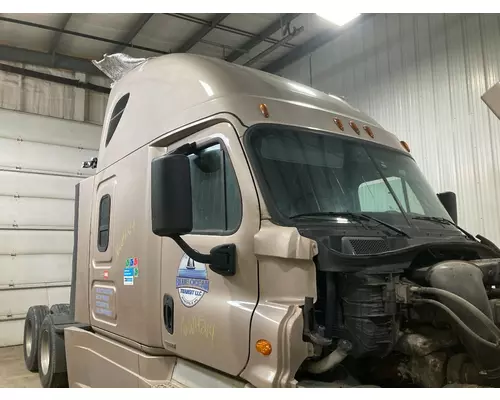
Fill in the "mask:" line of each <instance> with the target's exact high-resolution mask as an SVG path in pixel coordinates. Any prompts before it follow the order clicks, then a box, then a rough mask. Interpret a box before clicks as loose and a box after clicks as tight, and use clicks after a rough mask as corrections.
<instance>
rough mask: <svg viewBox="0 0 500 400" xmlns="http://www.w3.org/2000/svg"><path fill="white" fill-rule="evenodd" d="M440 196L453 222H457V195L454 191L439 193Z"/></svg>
mask: <svg viewBox="0 0 500 400" xmlns="http://www.w3.org/2000/svg"><path fill="white" fill-rule="evenodd" d="M437 196H438V198H439V200H440V201H441V204H442V205H443V206H444V208H445V209H446V211H447V212H448V214H450V217H451V219H452V220H453V222H455V223H457V217H458V215H457V214H458V212H457V195H456V194H455V193H453V192H443V193H438V195H437Z"/></svg>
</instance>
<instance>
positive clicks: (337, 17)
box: [316, 11, 361, 26]
mask: <svg viewBox="0 0 500 400" xmlns="http://www.w3.org/2000/svg"><path fill="white" fill-rule="evenodd" d="M316 15H319V16H320V17H321V18H323V19H326V20H327V21H330V22H331V23H333V24H335V25H337V26H342V25H345V24H347V23H348V22H351V21H352V20H353V19H355V18H357V17H359V16H360V15H361V14H359V13H354V12H349V11H344V12H326V13H316Z"/></svg>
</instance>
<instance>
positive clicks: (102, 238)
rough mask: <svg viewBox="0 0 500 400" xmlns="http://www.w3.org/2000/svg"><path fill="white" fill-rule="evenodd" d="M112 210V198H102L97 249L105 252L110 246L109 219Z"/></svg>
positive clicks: (108, 196)
mask: <svg viewBox="0 0 500 400" xmlns="http://www.w3.org/2000/svg"><path fill="white" fill-rule="evenodd" d="M110 210H111V196H110V195H109V194H106V195H104V196H102V197H101V203H100V204H99V227H98V233H97V249H98V250H99V251H101V252H104V251H106V250H107V249H108V244H109V219H110Z"/></svg>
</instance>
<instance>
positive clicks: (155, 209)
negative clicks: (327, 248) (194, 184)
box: [151, 154, 193, 236]
mask: <svg viewBox="0 0 500 400" xmlns="http://www.w3.org/2000/svg"><path fill="white" fill-rule="evenodd" d="M192 208H193V205H192V197H191V171H190V165H189V158H188V157H187V156H186V155H184V154H169V155H165V156H162V157H159V158H156V159H154V160H153V162H152V164H151V218H152V228H153V233H154V234H155V235H158V236H177V235H183V234H186V233H189V232H191V231H192V230H193V210H192Z"/></svg>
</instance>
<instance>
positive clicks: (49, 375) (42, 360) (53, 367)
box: [38, 314, 68, 388]
mask: <svg viewBox="0 0 500 400" xmlns="http://www.w3.org/2000/svg"><path fill="white" fill-rule="evenodd" d="M52 318H53V315H52V314H48V315H46V316H45V319H44V320H43V323H42V326H41V328H40V339H39V341H38V374H39V376H40V383H41V384H42V387H44V388H63V387H68V373H67V369H66V350H65V348H64V336H63V335H62V334H58V333H57V332H56V329H55V325H54V322H53V320H52Z"/></svg>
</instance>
